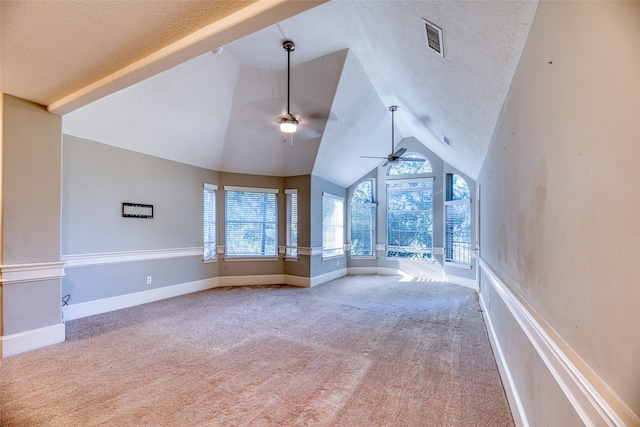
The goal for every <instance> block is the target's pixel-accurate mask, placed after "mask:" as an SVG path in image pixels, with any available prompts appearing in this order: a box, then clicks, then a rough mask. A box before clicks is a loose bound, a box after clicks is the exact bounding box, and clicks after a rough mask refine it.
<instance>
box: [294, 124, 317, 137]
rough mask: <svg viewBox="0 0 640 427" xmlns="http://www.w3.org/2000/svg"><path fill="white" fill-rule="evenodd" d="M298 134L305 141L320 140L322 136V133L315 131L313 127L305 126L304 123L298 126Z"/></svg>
mask: <svg viewBox="0 0 640 427" xmlns="http://www.w3.org/2000/svg"><path fill="white" fill-rule="evenodd" d="M298 133H299V134H300V136H301V137H302V138H304V139H313V138H320V136H322V132H320V131H318V130H317V129H314V128H313V127H311V126H308V125H305V124H304V123H300V125H299V126H298V130H297V131H296V134H298Z"/></svg>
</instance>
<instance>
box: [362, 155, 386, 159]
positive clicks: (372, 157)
mask: <svg viewBox="0 0 640 427" xmlns="http://www.w3.org/2000/svg"><path fill="white" fill-rule="evenodd" d="M360 157H361V158H363V159H386V158H387V157H379V156H360Z"/></svg>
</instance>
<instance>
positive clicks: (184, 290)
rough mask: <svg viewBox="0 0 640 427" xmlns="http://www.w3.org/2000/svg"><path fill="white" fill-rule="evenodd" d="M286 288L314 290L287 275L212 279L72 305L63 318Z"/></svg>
mask: <svg viewBox="0 0 640 427" xmlns="http://www.w3.org/2000/svg"><path fill="white" fill-rule="evenodd" d="M282 284H284V285H291V286H299V287H307V288H308V287H310V286H311V280H310V279H309V278H308V277H299V276H291V275H287V274H272V275H256V276H229V277H212V278H209V279H204V280H196V281H193V282H187V283H180V284H178V285H173V286H164V287H162V288H156V289H149V290H148V291H142V292H135V293H131V294H125V295H118V296H115V297H110V298H103V299H99V300H95V301H87V302H81V303H77V304H71V305H68V306H65V307H63V308H62V315H63V319H64V320H65V321H66V320H74V319H80V318H82V317H87V316H93V315H96V314H101V313H107V312H110V311H115V310H120V309H122V308H128V307H133V306H136V305H140V304H147V303H150V302H154V301H159V300H162V299H166V298H173V297H176V296H180V295H186V294H190V293H193V292H198V291H204V290H207V289H212V288H219V287H223V286H252V285H253V286H256V285H258V286H259V285H282Z"/></svg>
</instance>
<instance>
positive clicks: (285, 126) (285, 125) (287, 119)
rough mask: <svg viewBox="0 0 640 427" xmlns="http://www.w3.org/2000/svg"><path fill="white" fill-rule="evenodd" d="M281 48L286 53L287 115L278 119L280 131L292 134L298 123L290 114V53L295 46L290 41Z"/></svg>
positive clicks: (285, 42)
mask: <svg viewBox="0 0 640 427" xmlns="http://www.w3.org/2000/svg"><path fill="white" fill-rule="evenodd" d="M282 47H283V48H284V50H286V51H287V114H286V115H285V116H284V117H281V118H280V130H282V132H284V133H293V132H295V131H296V128H297V127H298V124H299V123H300V122H299V120H298V118H297V117H296V116H294V115H293V114H291V110H290V109H291V52H293V51H294V50H295V49H296V45H295V44H294V43H293V42H292V41H291V40H285V41H284V43H282Z"/></svg>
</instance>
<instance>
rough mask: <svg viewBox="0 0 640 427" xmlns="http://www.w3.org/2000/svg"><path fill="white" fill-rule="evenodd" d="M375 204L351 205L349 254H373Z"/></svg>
mask: <svg viewBox="0 0 640 427" xmlns="http://www.w3.org/2000/svg"><path fill="white" fill-rule="evenodd" d="M375 215H376V208H375V205H373V206H370V205H365V206H362V205H352V206H351V255H352V256H372V255H373V254H374V250H373V245H374V224H375Z"/></svg>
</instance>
